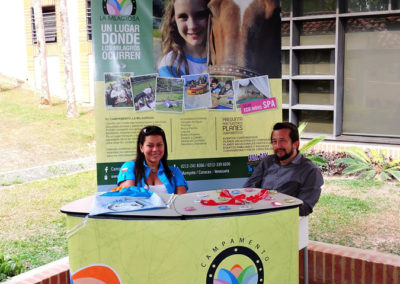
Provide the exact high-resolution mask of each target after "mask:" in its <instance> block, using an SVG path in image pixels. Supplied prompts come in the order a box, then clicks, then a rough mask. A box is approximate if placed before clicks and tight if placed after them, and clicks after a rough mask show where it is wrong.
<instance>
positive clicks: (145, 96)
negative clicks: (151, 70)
mask: <svg viewBox="0 0 400 284" xmlns="http://www.w3.org/2000/svg"><path fill="white" fill-rule="evenodd" d="M156 78H157V74H149V75H143V76H136V77H131V84H132V93H133V105H134V107H135V111H145V110H154V109H155V107H156Z"/></svg>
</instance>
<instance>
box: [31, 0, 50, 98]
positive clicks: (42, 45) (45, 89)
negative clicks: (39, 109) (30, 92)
mask: <svg viewBox="0 0 400 284" xmlns="http://www.w3.org/2000/svg"><path fill="white" fill-rule="evenodd" d="M33 10H34V17H35V29H36V41H37V48H38V57H39V65H40V79H41V80H40V104H39V105H40V106H50V105H51V100H50V91H49V79H48V72H47V53H46V39H45V35H44V24H43V14H42V3H41V0H33Z"/></svg>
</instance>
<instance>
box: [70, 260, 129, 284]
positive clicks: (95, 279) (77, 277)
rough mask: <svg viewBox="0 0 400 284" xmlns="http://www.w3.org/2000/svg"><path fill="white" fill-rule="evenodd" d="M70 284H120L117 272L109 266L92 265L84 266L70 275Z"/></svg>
mask: <svg viewBox="0 0 400 284" xmlns="http://www.w3.org/2000/svg"><path fill="white" fill-rule="evenodd" d="M71 278H72V282H71V283H72V284H85V283H97V284H100V283H101V284H103V283H104V284H121V283H122V282H121V279H120V278H119V276H118V274H117V272H116V271H115V270H114V269H113V268H112V267H110V266H108V265H104V264H94V265H89V266H85V267H83V268H81V269H79V270H77V271H75V272H74V273H73V274H72V277H71Z"/></svg>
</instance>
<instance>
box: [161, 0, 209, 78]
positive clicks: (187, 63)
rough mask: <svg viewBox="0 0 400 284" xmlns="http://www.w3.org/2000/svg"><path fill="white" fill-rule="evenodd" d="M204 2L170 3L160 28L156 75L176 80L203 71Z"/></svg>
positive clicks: (186, 0) (205, 11) (206, 17)
mask: <svg viewBox="0 0 400 284" xmlns="http://www.w3.org/2000/svg"><path fill="white" fill-rule="evenodd" d="M207 3H208V0H171V1H169V3H168V6H167V7H166V9H165V15H164V22H163V24H162V27H161V37H162V46H163V47H162V55H163V57H162V58H161V60H160V63H159V64H158V74H159V75H160V76H162V77H180V76H182V75H189V74H199V73H202V72H203V71H205V70H206V69H207V57H206V56H207V52H206V48H205V47H206V39H207V24H208V15H209V11H208V9H207Z"/></svg>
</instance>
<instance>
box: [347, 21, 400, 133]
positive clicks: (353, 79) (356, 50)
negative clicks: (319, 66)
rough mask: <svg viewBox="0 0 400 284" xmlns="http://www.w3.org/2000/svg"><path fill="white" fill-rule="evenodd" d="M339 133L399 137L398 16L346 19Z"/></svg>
mask: <svg viewBox="0 0 400 284" xmlns="http://www.w3.org/2000/svg"><path fill="white" fill-rule="evenodd" d="M345 32H346V34H345V58H346V60H345V64H344V101H343V133H345V134H355V135H378V136H391V137H399V136H400V128H399V123H398V121H399V119H398V118H399V111H398V110H399V101H400V100H399V98H400V95H399V94H400V93H399V89H400V83H399V78H400V16H389V17H371V18H356V19H348V20H347V22H346V30H345Z"/></svg>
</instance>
